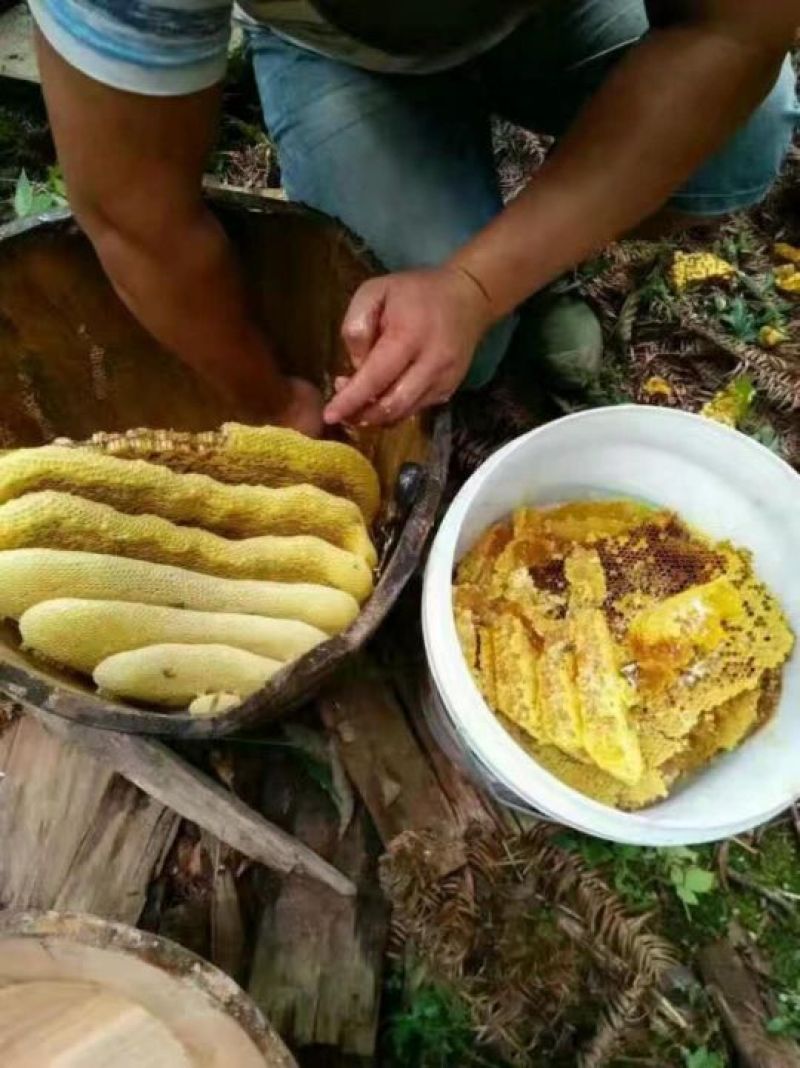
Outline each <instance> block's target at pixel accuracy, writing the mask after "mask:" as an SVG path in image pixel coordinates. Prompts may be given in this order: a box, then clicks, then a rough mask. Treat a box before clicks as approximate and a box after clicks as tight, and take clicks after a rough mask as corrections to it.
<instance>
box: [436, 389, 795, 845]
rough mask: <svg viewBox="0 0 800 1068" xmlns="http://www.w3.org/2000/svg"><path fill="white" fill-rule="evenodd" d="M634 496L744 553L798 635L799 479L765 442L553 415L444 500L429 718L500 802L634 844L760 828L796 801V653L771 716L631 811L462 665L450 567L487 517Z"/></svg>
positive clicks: (634, 417)
mask: <svg viewBox="0 0 800 1068" xmlns="http://www.w3.org/2000/svg"><path fill="white" fill-rule="evenodd" d="M590 498H595V499H601V498H633V499H637V500H641V501H646V502H649V503H651V504H654V505H658V506H660V507H665V508H670V509H673V510H674V511H675V512H677V513H678V514H679V515H680V516H681V518H682V519H684V520H686V522H688V523H690V524H692V525H693V526H696V527H698V528H699V529H701V530H702V531H704V532H705V533H706V534H708V535H710V536H711V537H713V538H718V539H728V540H730V541H732V542H734V543H735V544H736V545H738V546H741V547H744V548H747V549H749V550H750V551H751V552H752V553H753V556H754V560H755V567H756V571H757V573H758V575H759V577H760V578H761V579H762V580H763V581H764V582H765V583H767V585H768V586H769V587H770V588H771V589H772V590H773V591H774V592H775V593H777V595H778V596H779V597H780V599H781V602H782V605H783V608H784V611H785V612H786V614H787V616H788V618H789V621H790V624H791V627H792V629H793V630H794V632H795V634H800V476H798V475H797V473H796V472H795V471H794V470H793V469H792V468H791V467H789V465H788V464H786V463H784V462H783V461H782V460H781V459H779V458H778V457H777V456H775V455H774V454H773V453H771V452H770V451H769V450H768V449H766V448H764V447H763V446H761V445H759V444H757V443H756V442H754V441H752V440H751V439H750V438H748V437H746V436H745V435H743V434H740V433H738V432H736V431H734V430H729V429H727V428H726V427H723V426H720V425H718V424H716V423H713V422H711V421H709V420H707V419H704V418H701V417H699V416H694V415H688V414H686V413H684V412H676V411H671V410H668V409H663V408H646V407H640V406H636V405H625V406H620V407H614V408H600V409H595V410H593V411H589V412H582V413H580V414H578V415H572V416H569V417H567V418H565V419H560V420H558V421H556V422H554V423H549V424H547V425H546V426H544V427H541V428H540V429H538V430H534V431H532V432H531V433H530V434H526V435H525V436H523V437H521V438H518V439H517V440H516V441H513V442H511V444H509V445H507V446H506V447H505V448H503V449H501V450H500V451H499V452H498V453H496V454H495V455H494V456H493V457H492V458H491V459H490V460H489V461H488V462H487V463H485V464H484V465H483V466H482V467H481V468H480V469H479V470H478V471H477V472H476V473H475V474H474V475H473V476H472V478H471V479H470V480H469V481H468V482H467V483H466V484H465V486H464V487H463V488H462V490H461V492H460V493H459V494H458V496H457V497H456V499H455V501H454V502H453V504H452V506H451V507H450V509H449V510H448V512H447V514H446V516H445V519H444V521H443V523H442V525H441V526H440V528H439V531H438V534H437V536H436V539H435V541H434V544H433V547H432V550H431V553H430V557H429V560H428V565H427V568H426V572H425V586H424V593H423V607H422V616H423V630H424V635H425V645H426V651H427V656H428V663H429V666H430V671H431V676H432V679H433V684H434V687H435V690H436V693H437V696H438V697H439V698H440V700H439V701H435V702H433V705H434V707H435V708H436V709H438V711H436V712H434V715H438V716H439V717H441V718H446V719H447V721H448V722H447V723H444V722H442V723H440V726H441V727H443V728H445V731H446V734H447V736H448V737H449V738H450V739H451V740H453V739H455V740H456V742H457V744H458V745H459V746H460V748H461V750H462V754H463V756H464V757H465V758H466V759H467V760H468V761H469V763H470V764H471V766H472V768H473V769H476V768H477V769H479V774H480V775H481V776H482V777H483V779H484V780H485V782H486V784H487V785H488V786H489V787H490V788H491V789H492V790H494V792H495V793H496V794H497V795H498V796H499V797H500V798H501V799H502V800H504V801H505V802H506V803H509V804H512V805H516V806H518V807H521V808H524V809H530V810H532V811H537V812H540V813H542V814H544V815H546V816H549V817H550V818H552V819H555V820H557V821H559V822H561V823H564V824H568V825H570V826H573V827H576V828H578V829H580V830H583V831H586V832H587V833H589V834H594V835H597V836H598V837H602V838H607V839H610V840H613V841H618V842H625V843H629V844H633V845H691V844H693V843H699V842H707V841H715V840H717V839H720V838H725V837H728V836H730V835H733V834H739V833H742V832H743V831H745V830H749V829H750V828H752V827H754V826H757V825H758V824H760V823H762V822H764V821H765V820H767V819H769V818H770V817H772V816H774V815H776V814H777V813H778V812H780V811H782V810H783V809H784V808H786V807H788V806H789V805H790V804H791V803H792V802H793V801H795V800H796V799H797V798H798V797H800V654H799V653H798V649H797V647H795V651H794V653H793V655H792V658H791V660H790V662H789V664H788V665H787V666H786V668H785V669H784V676H783V680H784V684H783V692H782V696H781V701H780V705H779V707H778V709H777V712H776V714H775V716H774V717H773V719H772V720H771V721H770V723H769V724H768V725H767V726H765V727H764V728H763V729H762V730H760V731H759V732H758V733H757V734H755V735H754V736H753V737H752V738H750V739H748V740H747V741H746V742H745V743H744V744H743V745H742V746H741V747H740V748H739V749H737V750H736V751H735V752H733V753H731V754H729V755H727V756H725V757H722V758H720V759H718V760H717V761H715V762H714V763H713V764H712V765H710V766H709V767H708V768H706V769H704V770H703V771H701V772H699V773H698V774H697V775H695V776H694V777H693V778H691V779H689V780H687V781H685V782H684V783H683V784H682V785H680V786H678V787H677V788H676V789H675V791H674V792H673V793H672V794H671V796H670V797H669V798H668V799H667V800H665V801H662V802H660V803H658V804H655V805H653V806H651V807H649V808H647V809H645V810H643V811H640V812H636V813H627V812H620V811H618V810H617V809H614V808H611V807H609V806H607V805H603V804H600V803H599V802H596V801H592V800H591V799H589V798H587V797H585V796H584V795H583V794H581V793H578V792H577V791H575V790H573V789H571V788H570V787H568V786H565V785H564V784H563V783H562V782H560V781H559V780H558V779H556V778H555V777H554V776H553V775H551V774H550V773H549V772H547V771H545V770H544V769H543V768H542V767H540V765H539V764H538V763H537V762H536V761H535V760H534V759H533V758H532V757H531V756H529V755H528V754H527V753H526V752H525V750H524V749H523V748H522V747H521V746H520V745H518V744H517V742H515V741H514V739H513V738H512V737H511V736H510V735H509V734H508V733H507V732H506V731H505V730H504V728H503V727H502V726H501V724H500V723H499V722H498V721H497V719H496V718H495V716H494V715H493V714H492V712H491V710H490V709H489V708H488V706H487V705H486V703H485V701H484V700H483V698H482V696H481V694H480V692H479V690H478V688H477V686H476V685H475V683H474V681H473V679H472V676H471V675H470V672H469V670H468V668H467V665H466V663H465V661H464V658H463V656H462V654H461V650H460V647H459V644H458V638H457V635H456V629H455V622H454V619H453V611H452V596H451V589H452V578H453V569H454V566H455V564H456V563H457V561H458V560H459V559H460V557H461V556H462V555H463V554H464V553H465V552H466V551H467V550H468V549H469V548H470V547H471V546H472V545H473V543H474V542H475V541H476V540H477V538H478V536H479V535H480V534H481V533H482V532H483V531H484V530H485V529H486V528H487V527H488V526H490V525H491V524H492V523H495V522H496V521H497V520H499V519H502V518H504V517H505V516H508V515H509V513H510V512H511V511H512V510H513V509H514V508H517V507H519V506H522V505H533V506H535V505H546V504H555V503H558V502H563V501H570V500H586V499H590Z"/></svg>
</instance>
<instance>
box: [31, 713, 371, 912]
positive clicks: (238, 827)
mask: <svg viewBox="0 0 800 1068" xmlns="http://www.w3.org/2000/svg"><path fill="white" fill-rule="evenodd" d="M29 711H30V714H31V715H32V716H34V717H35V718H36V719H37V720H38V721H39V722H40V723H41V724H42V725H43V726H44V727H45V728H46V729H47V730H48V731H51V732H52V733H53V734H54V735H55V736H56V737H57V738H60V739H62V740H63V741H67V742H72V743H74V744H75V745H78V746H80V747H81V748H82V749H84V750H86V752H88V753H91V754H92V755H93V756H95V757H97V758H98V759H100V760H102V761H105V762H106V763H107V764H108V765H109V766H110V767H111V768H113V769H114V770H115V771H117V772H119V774H120V775H123V776H124V777H125V778H126V779H128V781H129V782H132V783H135V784H136V786H138V787H139V789H140V790H143V791H144V792H145V793H146V794H148V795H149V796H150V797H154V798H155V799H156V800H157V801H160V802H161V803H162V804H164V805H168V806H169V807H170V808H171V809H172V810H173V811H175V812H177V813H178V814H179V815H181V816H183V817H184V818H185V819H189V820H192V821H193V822H194V823H196V824H197V825H198V826H199V827H202V828H203V829H204V830H206V831H209V832H210V833H211V834H213V835H215V836H216V837H217V838H219V839H220V841H222V842H225V843H226V844H227V845H229V846H231V847H232V848H233V849H237V850H238V851H239V852H240V853H243V854H244V855H245V856H246V857H250V858H251V859H252V860H257V861H259V863H261V864H264V865H266V867H268V868H272V869H273V870H275V871H278V872H281V873H282V874H285V875H288V874H289V873H291V872H297V873H300V874H304V875H308V876H309V877H310V878H312V879H318V880H319V881H320V882H322V883H324V884H325V885H326V886H329V887H330V888H331V889H332V890H334V891H335V892H336V893H339V894H343V895H349V894H353V893H355V887H354V885H353V883H352V882H351V881H350V879H348V878H347V877H346V876H344V875H342V874H341V872H339V871H337V870H336V868H334V867H333V866H332V865H330V864H328V863H327V862H326V861H324V860H322V859H321V858H320V857H318V856H317V855H316V854H315V853H313V852H312V851H311V850H310V849H308V848H307V847H306V846H304V845H303V844H302V843H301V842H298V841H296V840H295V839H293V838H292V837H291V836H290V835H288V834H286V833H285V832H284V831H282V830H281V829H280V828H279V827H276V826H275V825H274V824H272V823H268V822H267V820H265V819H264V818H263V816H260V815H259V814H258V813H257V812H254V811H253V810H252V809H251V808H249V807H248V806H247V805H246V804H245V803H244V802H243V801H240V800H239V798H238V797H236V796H235V795H234V794H232V793H230V791H228V790H226V789H225V788H224V787H223V786H221V785H220V784H219V783H217V782H214V780H213V779H211V778H209V777H208V776H207V775H204V774H203V773H202V772H200V771H198V770H197V769H196V768H194V767H192V765H191V764H188V763H187V762H186V761H185V760H183V759H182V758H181V757H179V756H178V754H177V753H175V752H173V750H171V749H169V748H168V747H167V746H166V745H163V744H162V743H161V742H155V741H151V740H150V739H148V738H147V737H142V736H137V735H129V734H119V733H118V732H116V731H110V730H109V731H105V730H100V729H98V728H97V727H84V726H83V725H82V724H79V723H76V722H74V721H72V720H68V719H64V718H62V717H61V716H56V715H53V714H52V713H50V712H45V711H44V710H43V709H40V708H30V710H29Z"/></svg>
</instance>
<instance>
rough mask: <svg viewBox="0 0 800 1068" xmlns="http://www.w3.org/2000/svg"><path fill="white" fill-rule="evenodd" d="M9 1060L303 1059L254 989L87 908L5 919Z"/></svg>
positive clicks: (2, 1044)
mask: <svg viewBox="0 0 800 1068" xmlns="http://www.w3.org/2000/svg"><path fill="white" fill-rule="evenodd" d="M0 1064H2V1065H3V1068H58V1066H59V1065H70V1066H71V1068H107V1066H109V1065H115V1066H116V1068H229V1066H232V1065H236V1068H297V1063H296V1061H295V1060H294V1058H293V1057H292V1055H291V1054H290V1053H289V1051H288V1050H287V1049H286V1047H285V1046H284V1044H283V1042H282V1041H281V1040H280V1038H279V1037H278V1035H277V1034H276V1032H275V1031H274V1029H273V1028H272V1027H271V1026H270V1024H269V1023H268V1022H267V1021H266V1020H265V1019H264V1017H263V1016H262V1015H261V1013H260V1012H259V1011H258V1009H257V1008H256V1006H255V1005H254V1004H253V1002H252V1001H251V1000H250V999H249V998H248V997H247V995H246V994H245V993H244V992H243V991H242V990H241V989H240V988H239V987H238V986H237V985H236V983H234V981H233V980H232V979H230V978H229V977H228V976H227V975H225V974H224V973H223V972H221V971H219V970H218V969H217V968H214V967H212V966H211V965H210V964H208V963H206V961H204V960H202V959H201V958H200V957H196V956H195V955H194V954H193V953H190V952H189V951H188V950H186V949H183V947H182V946H178V945H176V944H175V943H174V942H169V941H167V939H164V938H159V937H157V936H155V935H152V934H147V933H146V932H144V931H138V930H136V928H134V927H127V926H126V925H125V924H121V923H110V922H108V921H106V920H102V919H99V918H98V917H96V916H86V915H81V914H78V913H59V912H44V913H17V914H15V913H7V914H5V915H3V916H2V917H0Z"/></svg>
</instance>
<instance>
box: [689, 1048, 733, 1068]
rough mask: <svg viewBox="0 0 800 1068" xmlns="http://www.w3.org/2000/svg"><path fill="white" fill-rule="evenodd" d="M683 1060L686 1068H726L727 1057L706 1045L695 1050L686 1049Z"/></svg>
mask: <svg viewBox="0 0 800 1068" xmlns="http://www.w3.org/2000/svg"><path fill="white" fill-rule="evenodd" d="M683 1062H684V1064H685V1065H686V1068H725V1065H726V1063H727V1062H726V1058H725V1057H724V1056H723V1054H721V1053H714V1052H713V1051H712V1050H710V1049H708V1048H707V1047H706V1046H701V1047H700V1048H699V1049H695V1050H685V1051H684V1054H683Z"/></svg>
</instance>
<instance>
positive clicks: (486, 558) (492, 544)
mask: <svg viewBox="0 0 800 1068" xmlns="http://www.w3.org/2000/svg"><path fill="white" fill-rule="evenodd" d="M510 540H511V527H510V526H509V525H508V524H505V523H498V524H495V526H493V527H489V529H488V530H487V531H486V532H485V533H484V534H482V535H481V536H480V538H478V540H477V542H476V543H475V545H473V547H472V548H471V549H470V550H469V552H467V553H466V554H465V555H464V556H463V557H462V558H461V561H460V562H459V564H458V567H457V569H456V580H457V582H458V583H459V584H461V583H474V584H482V583H485V582H488V581H489V580H490V578H491V575H492V569H493V568H494V563H495V560H496V559H497V557H498V555H499V554H500V553H501V552H502V551H503V549H504V548H505V547H506V545H507V544H508V543H509V541H510Z"/></svg>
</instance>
